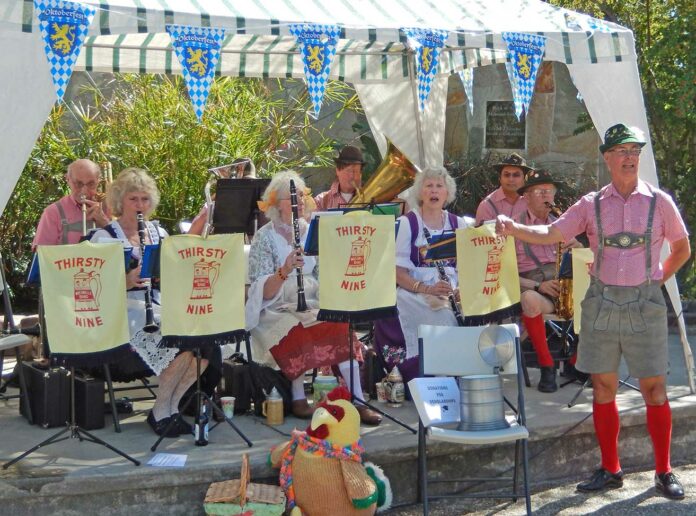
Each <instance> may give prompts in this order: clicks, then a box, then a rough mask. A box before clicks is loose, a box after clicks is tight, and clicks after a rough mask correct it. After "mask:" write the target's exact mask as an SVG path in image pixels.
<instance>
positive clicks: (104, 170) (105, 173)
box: [80, 161, 112, 236]
mask: <svg viewBox="0 0 696 516" xmlns="http://www.w3.org/2000/svg"><path fill="white" fill-rule="evenodd" d="M99 170H100V175H101V177H100V179H99V185H98V186H101V185H102V184H103V185H104V186H103V188H104V191H97V193H95V194H94V196H93V198H92V200H93V201H96V202H98V203H103V202H104V200H105V199H106V191H105V190H106V186H107V185H110V184H111V182H112V175H111V162H109V161H102V162H101V163H99ZM86 201H87V196H86V195H85V194H80V210H81V211H82V236H86V235H87V231H89V230H90V229H94V228H95V227H96V223H94V222H92V227H91V228H88V227H87V203H86Z"/></svg>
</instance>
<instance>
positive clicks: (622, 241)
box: [496, 124, 691, 499]
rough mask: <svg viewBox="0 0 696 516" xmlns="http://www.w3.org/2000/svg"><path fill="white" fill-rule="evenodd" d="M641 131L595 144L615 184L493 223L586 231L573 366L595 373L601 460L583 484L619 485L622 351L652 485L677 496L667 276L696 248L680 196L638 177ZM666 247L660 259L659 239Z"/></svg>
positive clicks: (527, 236)
mask: <svg viewBox="0 0 696 516" xmlns="http://www.w3.org/2000/svg"><path fill="white" fill-rule="evenodd" d="M644 145H645V140H644V139H643V137H642V136H641V134H640V133H639V132H638V130H636V129H632V128H629V127H626V126H625V125H624V124H617V125H614V126H612V127H610V128H609V129H608V130H607V132H606V133H605V135H604V144H602V145H600V147H599V150H600V152H601V153H602V155H603V157H604V161H605V163H606V165H607V168H608V169H609V173H610V176H611V183H610V184H609V185H607V186H605V187H604V188H602V189H601V190H600V191H599V192H593V193H590V194H588V195H586V196H584V197H583V198H582V199H580V200H579V201H578V202H577V203H575V204H574V205H573V206H572V207H571V208H570V209H569V210H568V211H567V212H565V213H564V214H563V215H562V216H561V217H560V218H559V219H558V220H557V221H555V222H554V223H553V224H551V225H546V226H524V225H522V224H519V223H515V222H513V221H512V220H511V219H509V218H507V217H504V216H501V217H499V218H498V222H497V226H496V229H497V231H498V232H499V233H500V234H503V235H512V236H514V237H515V238H519V239H520V240H524V241H528V242H530V243H536V244H550V243H554V242H559V241H562V240H565V239H567V238H570V237H573V236H575V235H577V234H579V233H581V232H582V231H586V232H587V236H588V239H589V241H590V247H591V248H592V250H593V252H594V253H595V262H594V266H593V270H592V280H591V283H590V287H589V289H588V291H587V294H586V295H585V299H584V300H583V302H582V329H581V332H580V344H579V347H578V361H577V363H576V368H577V369H579V370H580V371H584V372H587V373H590V374H591V375H592V383H593V387H594V402H593V411H592V413H593V419H594V425H595V433H596V435H597V440H598V442H599V448H600V451H601V456H602V466H601V468H599V469H598V470H596V471H595V472H594V474H593V475H592V477H591V478H590V479H589V480H587V481H585V482H582V483H580V484H578V486H577V489H578V490H579V491H583V492H593V491H599V490H603V489H607V488H613V489H615V488H619V487H621V486H622V485H623V472H622V471H621V466H620V463H619V454H618V438H619V428H620V423H619V413H618V408H617V406H616V391H617V389H618V366H619V361H620V359H621V356H622V355H623V357H624V359H625V360H626V363H627V365H628V368H629V372H630V374H631V376H634V377H636V378H638V380H639V386H640V391H641V394H642V395H643V399H644V401H645V404H646V420H647V427H648V433H649V434H650V437H651V440H652V444H653V451H654V455H655V487H656V489H657V491H658V492H659V493H661V494H662V495H664V496H666V497H667V498H672V499H681V498H683V497H684V489H683V487H682V485H681V483H680V482H679V479H678V478H677V477H676V476H675V475H674V474H673V473H672V469H671V466H670V457H669V452H670V441H671V434H672V415H671V410H670V407H669V402H668V401H667V391H666V379H665V375H666V373H667V309H666V306H665V300H664V297H663V295H662V292H661V285H662V284H663V283H664V282H665V281H666V280H667V279H668V278H670V277H671V276H672V275H673V274H674V273H675V272H676V271H678V270H679V268H681V266H682V265H684V263H686V261H687V260H688V259H689V256H690V255H691V248H690V246H689V240H688V233H687V231H686V227H685V225H684V221H683V220H682V217H681V215H680V214H679V211H678V210H677V207H676V205H675V204H674V201H673V200H672V199H671V198H670V197H669V195H667V194H666V193H664V192H663V191H661V190H659V189H658V188H656V187H654V186H651V185H650V184H648V183H646V182H644V181H642V180H640V179H639V178H638V164H639V156H640V151H641V148H642V147H643V146H644ZM665 241H667V242H668V244H669V249H670V252H669V255H668V256H667V258H666V259H665V260H664V262H663V263H660V250H661V248H662V244H663V242H665Z"/></svg>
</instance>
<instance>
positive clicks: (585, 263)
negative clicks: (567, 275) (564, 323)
mask: <svg viewBox="0 0 696 516" xmlns="http://www.w3.org/2000/svg"><path fill="white" fill-rule="evenodd" d="M571 256H572V257H573V328H574V330H575V333H576V334H577V335H579V334H580V319H582V317H580V316H581V313H582V309H581V307H580V303H582V300H583V299H585V293H586V292H587V289H588V288H589V286H590V271H591V270H592V264H593V263H594V253H593V252H592V249H589V248H577V249H572V252H571Z"/></svg>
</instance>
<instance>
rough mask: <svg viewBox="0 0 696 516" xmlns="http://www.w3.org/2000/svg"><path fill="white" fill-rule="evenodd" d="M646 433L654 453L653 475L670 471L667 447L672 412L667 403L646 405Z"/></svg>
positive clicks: (670, 432) (670, 433) (670, 430)
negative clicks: (648, 434) (650, 440)
mask: <svg viewBox="0 0 696 516" xmlns="http://www.w3.org/2000/svg"><path fill="white" fill-rule="evenodd" d="M646 408H647V412H646V419H647V423H648V432H649V433H650V438H651V439H652V443H653V451H654V452H655V473H658V474H659V473H668V472H669V471H672V468H671V467H670V465H669V446H670V441H671V440H672V410H671V409H670V408H669V402H668V401H665V402H664V403H663V404H662V405H647V407H646Z"/></svg>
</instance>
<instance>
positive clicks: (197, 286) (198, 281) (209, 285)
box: [190, 258, 220, 299]
mask: <svg viewBox="0 0 696 516" xmlns="http://www.w3.org/2000/svg"><path fill="white" fill-rule="evenodd" d="M219 275H220V264H219V263H218V262H215V261H210V262H206V261H205V260H204V259H203V258H201V259H200V260H199V261H197V262H196V263H194V264H193V286H192V287H191V297H190V299H212V297H213V286H214V285H215V282H216V281H217V279H218V276H219Z"/></svg>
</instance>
